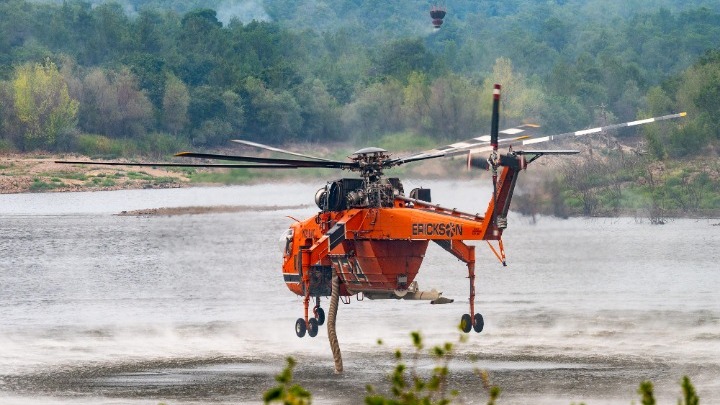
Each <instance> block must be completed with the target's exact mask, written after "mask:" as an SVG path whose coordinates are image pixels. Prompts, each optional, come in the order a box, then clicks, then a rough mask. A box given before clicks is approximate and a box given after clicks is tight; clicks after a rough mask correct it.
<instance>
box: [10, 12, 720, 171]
mask: <svg viewBox="0 0 720 405" xmlns="http://www.w3.org/2000/svg"><path fill="white" fill-rule="evenodd" d="M446 7H447V9H448V15H447V17H446V21H445V24H444V25H443V26H442V28H441V29H439V30H434V29H433V28H432V25H431V24H430V19H429V15H428V13H427V11H428V5H427V4H426V2H421V1H411V0H401V1H396V2H390V3H388V4H381V3H378V2H375V1H370V0H358V1H347V0H332V1H316V2H299V1H288V0H282V1H280V0H265V1H264V2H260V1H230V0H222V1H221V0H215V1H203V2H200V1H182V2H181V1H177V0H149V1H140V0H131V1H124V2H119V3H116V2H82V1H75V0H70V1H49V2H31V1H26V0H8V1H3V2H1V3H0V15H2V16H3V18H2V19H0V129H1V131H0V151H3V150H6V151H10V150H19V151H29V150H37V149H42V150H51V151H53V150H54V151H80V152H88V151H90V152H92V150H93V148H96V149H97V148H98V145H99V144H100V143H102V142H112V141H113V140H123V141H129V143H126V144H134V145H145V146H144V147H138V148H135V149H133V148H126V150H120V151H116V153H117V154H127V153H133V152H138V151H139V152H142V151H143V150H145V151H147V149H151V150H152V149H155V151H154V152H157V150H165V149H172V146H173V145H174V146H178V147H179V146H184V145H187V146H189V145H192V146H195V147H217V146H224V145H226V144H227V141H228V140H229V139H232V138H234V137H242V138H245V139H248V140H256V141H261V142H263V143H271V144H282V143H287V142H298V141H301V142H310V143H317V142H334V141H349V142H356V143H367V142H371V141H375V140H377V139H379V138H381V137H383V136H385V135H388V134H396V133H410V134H414V135H419V136H423V137H426V138H431V139H434V140H437V142H438V143H439V142H442V141H444V140H449V139H461V138H466V137H469V136H476V135H478V134H482V133H485V132H487V129H488V128H489V102H490V95H489V94H490V91H491V88H492V84H493V83H496V82H497V83H502V84H503V87H504V100H503V120H504V122H503V123H502V124H503V126H506V125H514V124H518V123H520V122H526V121H532V122H535V123H539V124H540V125H542V126H543V127H544V130H545V131H547V132H555V131H566V130H574V129H578V128H583V127H587V126H590V125H598V124H605V123H608V124H609V123H613V122H620V121H624V120H632V119H635V118H636V117H644V116H649V115H660V114H666V113H671V112H678V111H684V110H687V111H689V113H690V114H689V117H690V119H689V120H688V124H687V125H685V126H682V127H680V128H678V129H675V130H671V131H670V132H668V133H648V134H646V136H647V137H648V139H649V141H650V144H651V145H655V148H654V149H653V153H654V154H655V155H656V156H657V157H658V158H663V157H665V156H683V155H686V154H691V153H697V152H698V151H702V150H703V148H704V147H706V146H708V145H712V144H716V143H717V142H718V140H719V139H720V101H718V100H720V51H719V50H718V45H717V44H720V5H718V4H717V2H714V1H701V0H695V1H676V0H660V1H654V2H646V1H640V0H626V1H591V2H586V1H579V0H578V1H571V0H566V1H563V0H556V1H551V2H535V1H529V0H514V1H513V0H504V1H499V0H485V1H470V0H462V1H453V2H446ZM168 145H170V146H168Z"/></svg>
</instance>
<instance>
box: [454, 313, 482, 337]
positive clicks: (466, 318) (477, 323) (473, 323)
mask: <svg viewBox="0 0 720 405" xmlns="http://www.w3.org/2000/svg"><path fill="white" fill-rule="evenodd" d="M484 326H485V321H484V320H483V317H482V315H480V314H475V316H474V317H472V318H471V317H470V315H468V314H464V315H463V316H462V317H461V318H460V329H461V330H462V331H463V332H465V333H470V330H475V332H477V333H480V332H482V330H483V327H484Z"/></svg>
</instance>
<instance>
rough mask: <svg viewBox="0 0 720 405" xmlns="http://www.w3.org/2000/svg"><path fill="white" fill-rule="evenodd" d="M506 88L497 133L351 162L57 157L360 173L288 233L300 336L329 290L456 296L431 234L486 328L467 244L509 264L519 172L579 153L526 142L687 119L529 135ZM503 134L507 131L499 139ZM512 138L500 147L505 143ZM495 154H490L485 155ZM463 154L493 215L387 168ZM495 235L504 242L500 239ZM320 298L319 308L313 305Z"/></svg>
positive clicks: (287, 267)
mask: <svg viewBox="0 0 720 405" xmlns="http://www.w3.org/2000/svg"><path fill="white" fill-rule="evenodd" d="M500 89H501V87H500V85H498V84H496V85H495V87H494V91H493V104H492V117H491V130H490V135H489V136H488V135H484V136H479V137H475V138H472V139H468V140H466V141H462V142H456V143H453V144H450V145H446V146H443V147H440V148H436V149H432V150H428V151H424V152H420V153H415V154H411V155H408V156H404V157H397V158H393V157H392V156H391V155H390V154H389V153H388V152H387V151H386V150H384V149H381V148H376V147H368V148H363V149H360V150H358V151H357V152H355V153H354V154H353V155H352V156H351V157H350V160H349V161H338V160H330V159H325V158H321V157H316V156H311V155H307V154H301V153H297V152H292V151H288V150H284V149H280V148H276V147H273V146H268V145H263V144H260V143H256V142H250V141H245V140H234V142H236V143H240V144H243V145H248V146H252V147H257V148H260V149H263V150H267V151H271V152H276V153H282V154H286V155H291V156H295V158H266V157H253V156H238V155H220V154H209V153H196V152H181V153H178V154H177V155H176V156H179V157H187V158H199V159H212V160H224V161H234V162H246V163H225V164H206V163H124V162H90V161H58V163H65V164H94V165H116V166H161V167H167V166H180V167H215V168H262V169H302V168H333V169H342V170H348V171H352V172H357V173H358V174H359V177H353V178H341V179H337V180H333V181H330V182H328V183H327V184H326V185H325V186H323V187H322V188H320V189H319V190H318V191H317V192H316V194H315V202H316V204H317V206H318V208H319V211H318V213H317V214H315V215H313V216H311V217H309V218H307V219H305V220H294V222H293V223H292V224H291V225H290V227H289V229H288V230H287V231H286V232H285V234H284V235H283V237H282V244H283V265H282V274H283V280H284V282H285V284H286V285H287V287H288V289H290V291H292V292H293V293H295V294H297V295H299V296H301V297H303V304H304V315H303V316H302V317H300V318H298V319H297V321H296V322H295V333H296V335H297V336H298V337H303V336H305V334H306V333H307V335H309V336H311V337H314V336H316V335H317V333H318V329H319V326H320V325H322V324H323V323H324V322H325V312H324V310H323V309H322V308H321V306H320V299H321V297H327V296H331V295H332V296H334V297H338V296H340V297H345V298H346V299H347V300H349V298H350V297H351V296H353V295H357V296H358V298H360V297H367V298H369V299H405V300H429V301H431V302H432V303H436V304H442V303H449V302H452V300H449V299H447V298H445V297H442V294H441V293H439V292H437V291H434V290H432V291H422V290H420V289H419V288H418V285H417V283H416V282H415V277H416V275H417V274H418V271H419V269H420V266H421V264H422V261H423V258H424V256H425V251H426V249H427V247H428V244H429V242H430V241H432V242H435V243H437V244H438V245H440V246H441V247H442V248H443V249H445V250H446V251H448V252H450V254H452V255H453V256H455V257H456V258H458V259H459V260H461V261H462V262H464V263H465V264H466V266H467V274H468V276H467V278H468V281H469V308H468V309H469V310H468V312H467V313H464V314H463V315H462V316H461V317H460V328H461V329H462V330H463V331H464V332H465V333H468V332H470V331H471V330H475V332H481V331H482V330H483V327H484V320H483V316H482V315H481V314H480V313H476V312H475V246H473V245H469V244H467V243H466V241H477V240H484V241H487V243H488V245H489V246H490V249H491V250H492V252H493V253H494V254H495V256H496V257H497V259H498V260H499V261H500V263H502V265H503V266H505V265H506V261H505V250H504V247H503V243H502V235H503V232H504V231H505V229H506V228H507V226H508V221H507V214H508V211H509V209H510V202H511V199H512V196H513V192H514V190H515V185H516V184H517V179H518V176H519V174H520V172H521V171H522V170H523V169H525V168H527V165H528V164H530V163H532V162H533V161H535V160H536V159H537V158H539V157H541V156H544V155H570V154H576V153H579V151H577V150H522V149H514V148H513V146H527V145H532V144H536V143H541V142H547V141H552V140H556V139H559V138H563V137H569V136H582V135H589V134H595V133H600V132H603V131H606V130H612V129H617V128H622V127H632V126H637V125H643V124H649V123H652V122H657V121H663V120H669V119H675V118H680V117H684V116H685V115H686V113H684V112H683V113H679V114H671V115H665V116H661V117H654V118H648V119H642V120H637V121H631V122H625V123H621V124H614V125H608V126H603V127H597V128H591V129H585V130H580V131H575V132H567V133H563V134H559V135H552V136H544V137H535V136H533V135H527V132H526V131H527V130H528V129H531V128H533V127H537V126H534V125H523V126H520V127H517V128H510V129H506V130H503V131H499V130H498V122H499V116H500V113H499V105H500ZM500 134H503V136H504V137H503V138H502V139H501V138H500ZM501 144H502V145H508V152H507V153H504V154H500V153H499V152H498V149H499V145H501ZM487 152H489V155H485V153H487ZM453 156H464V157H465V158H466V163H467V166H468V168H480V169H483V170H489V171H490V172H491V174H492V185H493V194H492V197H491V198H490V201H489V203H488V205H487V208H486V209H485V212H484V214H482V215H481V214H479V213H475V214H473V213H467V212H461V211H458V210H455V209H449V208H444V207H441V206H439V205H436V204H433V203H432V202H431V195H430V190H429V189H423V188H416V189H414V190H411V191H410V193H409V194H405V190H404V188H403V185H402V183H401V182H400V180H399V179H398V178H387V177H385V175H384V173H383V171H384V170H385V169H388V168H392V167H395V166H400V165H404V164H407V163H412V162H419V161H424V160H430V159H437V158H446V157H453ZM491 241H494V242H495V245H493V244H492V243H491ZM312 301H314V305H312V313H311V312H310V309H311V302H312Z"/></svg>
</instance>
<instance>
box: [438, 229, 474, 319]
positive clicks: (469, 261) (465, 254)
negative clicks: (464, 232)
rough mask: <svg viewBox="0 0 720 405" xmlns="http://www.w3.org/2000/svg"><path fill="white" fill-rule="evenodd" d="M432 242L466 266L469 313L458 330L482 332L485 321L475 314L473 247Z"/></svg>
mask: <svg viewBox="0 0 720 405" xmlns="http://www.w3.org/2000/svg"><path fill="white" fill-rule="evenodd" d="M434 242H436V243H437V244H438V245H440V247H442V248H443V249H445V250H447V251H448V252H450V253H452V255H453V256H455V257H457V258H458V259H460V260H461V261H462V262H464V263H465V264H466V265H467V268H468V281H469V282H470V313H469V314H464V315H463V316H462V317H461V318H460V329H461V330H462V331H463V332H465V333H470V331H471V330H473V329H474V330H475V332H477V333H480V332H482V330H483V327H484V326H485V321H484V320H483V317H482V315H480V314H477V313H475V246H468V245H466V244H465V243H464V242H463V241H460V240H449V241H440V240H436V241H434Z"/></svg>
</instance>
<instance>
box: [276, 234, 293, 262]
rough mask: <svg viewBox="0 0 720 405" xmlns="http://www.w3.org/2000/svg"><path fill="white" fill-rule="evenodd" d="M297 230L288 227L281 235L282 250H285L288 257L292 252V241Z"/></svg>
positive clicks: (284, 254) (284, 252)
mask: <svg viewBox="0 0 720 405" xmlns="http://www.w3.org/2000/svg"><path fill="white" fill-rule="evenodd" d="M294 236H295V232H293V230H292V229H287V230H286V231H285V232H283V233H282V235H281V236H280V240H279V242H280V250H281V251H282V252H283V256H285V257H287V256H290V254H292V243H293V237H294Z"/></svg>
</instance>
